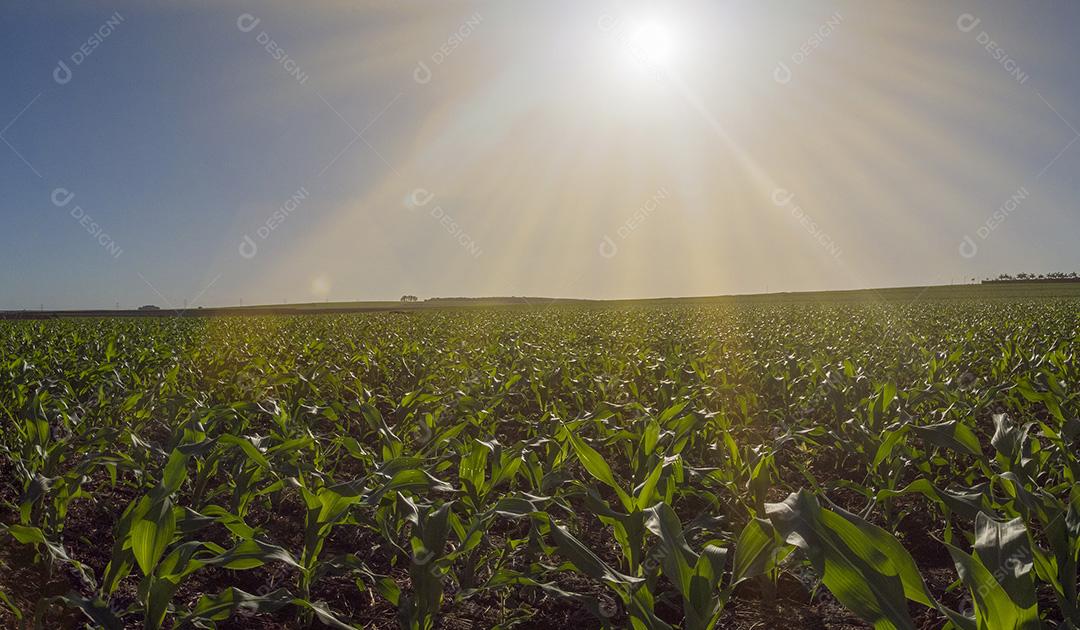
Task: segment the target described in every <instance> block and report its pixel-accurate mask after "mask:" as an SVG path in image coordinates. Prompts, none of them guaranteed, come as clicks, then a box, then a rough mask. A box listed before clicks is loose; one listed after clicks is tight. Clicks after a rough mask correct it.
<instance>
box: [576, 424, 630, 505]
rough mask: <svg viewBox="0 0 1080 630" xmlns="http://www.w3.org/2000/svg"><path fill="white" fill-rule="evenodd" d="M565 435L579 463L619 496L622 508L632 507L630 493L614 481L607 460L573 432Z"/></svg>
mask: <svg viewBox="0 0 1080 630" xmlns="http://www.w3.org/2000/svg"><path fill="white" fill-rule="evenodd" d="M567 437H568V439H569V441H570V445H571V446H572V447H573V449H574V453H576V454H577V457H578V460H579V461H580V462H581V465H582V466H584V467H585V470H587V471H589V474H590V475H592V476H593V477H595V478H596V479H597V480H599V481H601V482H602V483H604V484H606V485H607V486H609V487H610V488H611V489H612V490H614V491H615V493H616V494H617V495H618V496H619V500H620V501H621V502H622V504H623V507H624V508H626V509H627V510H631V509H633V506H634V501H633V500H632V499H631V498H630V495H628V494H626V491H625V490H623V489H622V486H620V485H619V484H618V483H617V482H616V481H615V475H614V474H612V472H611V468H610V467H609V466H608V464H607V462H606V461H604V457H603V456H602V455H601V454H600V453H598V452H596V449H594V448H593V447H591V446H589V445H588V444H586V443H585V442H584V441H583V440H581V438H579V437H577V436H576V435H574V434H573V433H567Z"/></svg>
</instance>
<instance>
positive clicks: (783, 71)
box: [772, 61, 791, 85]
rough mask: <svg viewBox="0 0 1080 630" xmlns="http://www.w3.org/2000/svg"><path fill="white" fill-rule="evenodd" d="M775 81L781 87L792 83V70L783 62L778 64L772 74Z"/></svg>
mask: <svg viewBox="0 0 1080 630" xmlns="http://www.w3.org/2000/svg"><path fill="white" fill-rule="evenodd" d="M772 77H773V80H774V81H776V82H777V83H779V84H780V85H787V84H788V83H791V68H789V67H788V65H787V64H786V63H784V62H783V61H781V62H780V63H778V64H776V69H775V70H773V73H772Z"/></svg>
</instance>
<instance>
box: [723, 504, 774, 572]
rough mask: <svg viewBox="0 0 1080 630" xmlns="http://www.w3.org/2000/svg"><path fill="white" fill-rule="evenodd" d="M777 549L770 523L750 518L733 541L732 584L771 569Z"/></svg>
mask: <svg viewBox="0 0 1080 630" xmlns="http://www.w3.org/2000/svg"><path fill="white" fill-rule="evenodd" d="M779 551H780V548H779V546H778V545H777V544H776V533H775V530H773V526H772V524H771V523H770V522H769V521H766V520H763V519H760V518H754V519H750V521H749V522H748V523H747V524H746V526H745V527H743V530H742V532H741V533H740V534H739V539H738V541H736V543H735V566H734V567H733V568H732V572H731V584H732V586H734V585H735V584H738V583H739V582H742V581H743V580H745V579H747V578H752V577H756V576H758V575H763V574H765V573H768V572H769V571H772V570H773V569H774V568H775V566H776V559H777V557H778V553H779Z"/></svg>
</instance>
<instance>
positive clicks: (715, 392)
mask: <svg viewBox="0 0 1080 630" xmlns="http://www.w3.org/2000/svg"><path fill="white" fill-rule="evenodd" d="M0 416H2V424H0V472H2V476H0V479H2V484H0V626H2V627H5V628H7V627H10V628H19V627H26V628H33V627H41V628H82V627H93V628H107V629H110V630H111V629H118V628H145V629H148V630H155V629H159V628H172V629H188V628H318V627H329V628H379V629H382V628H402V629H408V630H427V629H431V628H552V627H562V628H635V629H667V628H683V629H685V630H705V629H710V628H747V629H749V628H752V627H756V628H773V627H788V628H800V627H819V628H876V629H881V630H886V629H894V628H895V629H905V630H906V629H915V628H919V629H922V628H957V629H960V630H997V629H1009V630H1012V629H1033V628H1048V629H1052V628H1062V629H1071V630H1078V629H1080V596H1078V571H1077V561H1078V554H1080V484H1078V482H1077V479H1078V478H1080V301H1077V300H1051V299H1045V300H1019V299H1016V300H981V301H980V300H934V301H924V302H891V303H886V302H867V303H847V304H845V303H831V304H830V303H817V304H810V303H807V304H768V303H764V304H756V305H754V304H746V303H735V302H723V303H721V302H717V303H673V304H669V305H628V306H623V307H615V306H603V307H600V306H597V307H591V306H563V305H559V306H552V307H550V308H503V309H499V308H488V309H481V308H476V309H459V310H430V311H424V312H408V313H370V314H350V315H310V316H295V317H294V316H251V317H219V318H195V317H191V318H179V319H178V318H148V319H123V318H115V319H83V320H79V319H68V320H50V321H20V322H0Z"/></svg>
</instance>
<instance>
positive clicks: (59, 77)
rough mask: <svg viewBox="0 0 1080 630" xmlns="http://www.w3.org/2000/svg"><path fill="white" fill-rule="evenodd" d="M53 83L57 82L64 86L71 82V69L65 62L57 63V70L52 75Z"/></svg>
mask: <svg viewBox="0 0 1080 630" xmlns="http://www.w3.org/2000/svg"><path fill="white" fill-rule="evenodd" d="M52 77H53V81H56V82H57V83H58V84H60V85H64V84H65V83H67V82H68V81H70V80H71V68H69V67H68V65H67V64H66V63H64V62H63V61H58V62H57V63H56V69H54V70H53V73H52Z"/></svg>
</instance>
